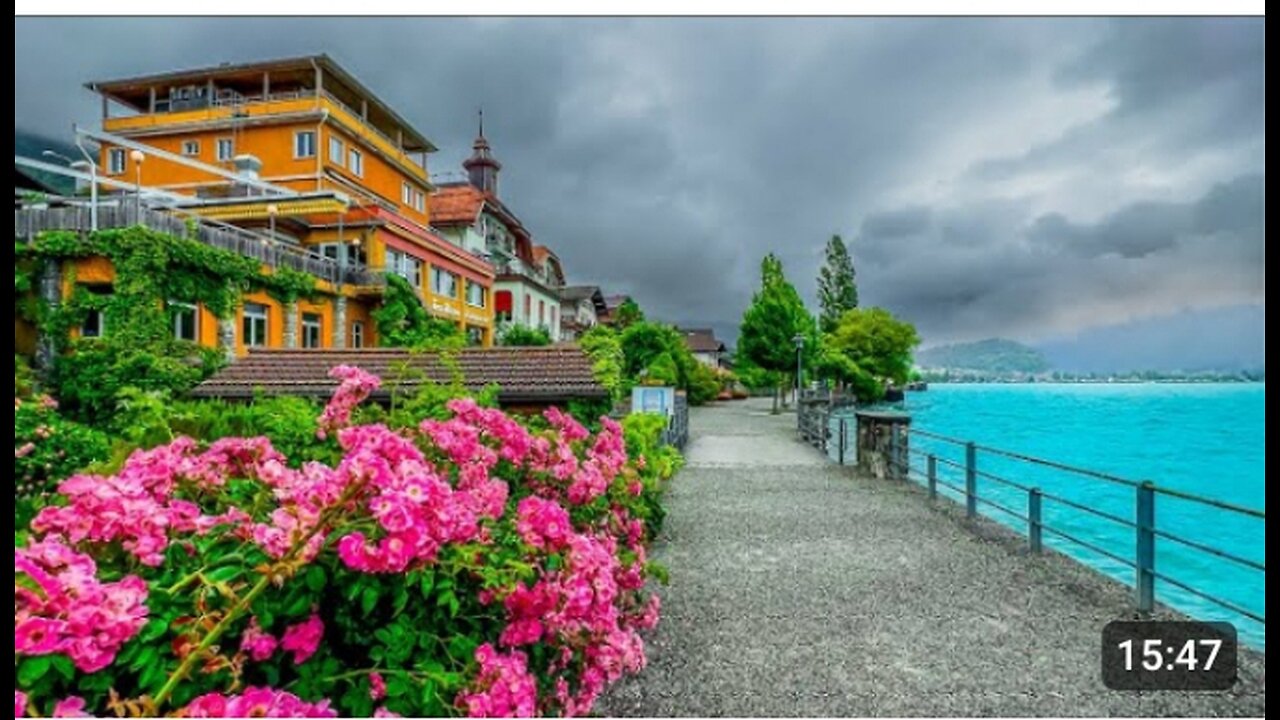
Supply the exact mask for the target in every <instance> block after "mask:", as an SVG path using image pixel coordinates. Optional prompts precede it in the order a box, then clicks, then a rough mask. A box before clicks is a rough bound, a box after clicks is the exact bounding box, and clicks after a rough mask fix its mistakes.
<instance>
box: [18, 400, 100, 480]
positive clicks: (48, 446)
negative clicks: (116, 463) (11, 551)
mask: <svg viewBox="0 0 1280 720" xmlns="http://www.w3.org/2000/svg"><path fill="white" fill-rule="evenodd" d="M57 407H58V406H57V403H56V402H54V401H53V399H52V398H50V397H48V396H47V395H37V396H33V397H28V398H26V399H23V398H17V397H15V398H14V410H13V450H14V457H13V474H14V482H15V485H16V488H15V490H16V494H17V495H20V496H31V495H39V494H40V493H45V492H50V491H52V490H53V488H54V486H55V485H56V484H57V483H58V482H59V481H61V480H63V479H65V478H67V477H68V476H70V475H72V474H74V473H75V472H76V471H78V470H81V469H83V468H84V467H85V466H87V465H89V464H90V463H93V462H97V461H101V460H106V459H107V457H108V455H109V454H110V448H111V441H110V439H109V438H108V437H107V435H106V433H103V432H101V431H99V430H95V429H94V428H91V427H87V426H85V425H82V424H80V423H77V422H73V421H71V420H67V419H65V418H63V417H62V416H61V415H59V414H58V412H57Z"/></svg>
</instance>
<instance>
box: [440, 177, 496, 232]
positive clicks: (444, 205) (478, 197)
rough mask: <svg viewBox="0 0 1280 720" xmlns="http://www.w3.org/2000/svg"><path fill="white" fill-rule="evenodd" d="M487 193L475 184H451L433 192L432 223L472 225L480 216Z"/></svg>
mask: <svg viewBox="0 0 1280 720" xmlns="http://www.w3.org/2000/svg"><path fill="white" fill-rule="evenodd" d="M484 201H485V195H484V193H483V192H481V191H480V190H479V189H478V188H476V187H475V186H473V185H450V186H447V187H442V188H440V189H438V190H436V191H435V192H433V193H431V224H433V225H459V224H461V225H470V224H472V223H474V222H475V221H476V218H478V217H480V209H481V208H483V207H484Z"/></svg>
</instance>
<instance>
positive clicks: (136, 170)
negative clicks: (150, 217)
mask: <svg viewBox="0 0 1280 720" xmlns="http://www.w3.org/2000/svg"><path fill="white" fill-rule="evenodd" d="M129 159H130V160H133V179H134V186H135V188H134V190H135V192H134V195H133V215H134V221H135V222H142V161H143V160H146V159H147V156H146V155H145V154H144V153H143V152H142V151H141V150H134V151H133V152H131V153H129Z"/></svg>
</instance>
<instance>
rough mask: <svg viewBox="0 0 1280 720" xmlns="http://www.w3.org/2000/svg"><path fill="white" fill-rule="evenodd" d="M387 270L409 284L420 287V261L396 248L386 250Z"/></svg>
mask: <svg viewBox="0 0 1280 720" xmlns="http://www.w3.org/2000/svg"><path fill="white" fill-rule="evenodd" d="M387 270H388V271H390V272H393V273H395V274H396V275H399V276H400V277H402V278H404V279H405V280H408V281H409V284H410V285H412V286H414V287H415V288H418V289H419V290H421V289H422V261H421V260H419V259H418V258H416V257H414V256H412V255H410V254H408V253H403V252H399V251H398V250H388V251H387Z"/></svg>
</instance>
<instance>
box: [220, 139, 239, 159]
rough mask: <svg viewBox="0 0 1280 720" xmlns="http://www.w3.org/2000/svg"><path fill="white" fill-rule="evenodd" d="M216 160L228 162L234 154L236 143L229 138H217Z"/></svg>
mask: <svg viewBox="0 0 1280 720" xmlns="http://www.w3.org/2000/svg"><path fill="white" fill-rule="evenodd" d="M217 149H218V162H229V161H230V160H231V158H232V157H234V156H235V154H236V145H235V143H234V142H232V141H231V138H218V148H217Z"/></svg>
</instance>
